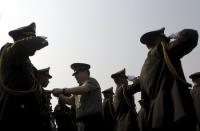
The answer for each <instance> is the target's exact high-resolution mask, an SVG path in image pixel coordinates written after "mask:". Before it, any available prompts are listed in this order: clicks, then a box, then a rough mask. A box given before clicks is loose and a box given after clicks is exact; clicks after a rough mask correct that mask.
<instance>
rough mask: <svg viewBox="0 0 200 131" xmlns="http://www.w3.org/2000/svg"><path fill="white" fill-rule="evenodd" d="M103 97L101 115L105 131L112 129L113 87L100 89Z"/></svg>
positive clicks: (111, 130) (112, 130)
mask: <svg viewBox="0 0 200 131" xmlns="http://www.w3.org/2000/svg"><path fill="white" fill-rule="evenodd" d="M102 94H103V96H104V99H103V116H104V124H105V130H106V131H114V108H113V95H114V93H113V87H110V88H108V89H106V90H104V91H102Z"/></svg>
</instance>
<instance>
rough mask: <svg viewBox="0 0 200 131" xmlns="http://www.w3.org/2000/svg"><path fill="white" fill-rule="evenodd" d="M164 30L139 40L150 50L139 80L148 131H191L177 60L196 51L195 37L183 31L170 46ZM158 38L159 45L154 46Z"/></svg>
mask: <svg viewBox="0 0 200 131" xmlns="http://www.w3.org/2000/svg"><path fill="white" fill-rule="evenodd" d="M164 30H165V28H162V29H160V30H156V31H152V32H148V33H145V34H144V35H142V37H141V38H140V41H141V42H142V43H143V44H145V45H146V46H147V47H148V48H149V49H150V51H149V53H148V56H147V58H146V60H145V62H144V64H143V67H142V70H141V74H140V79H139V80H140V87H141V91H142V97H143V98H142V99H144V103H145V108H146V109H145V111H146V113H147V114H146V116H147V117H146V120H147V121H148V127H147V129H148V130H160V131H165V130H167V131H169V130H188V131H189V130H190V131H192V130H193V129H194V123H195V121H196V119H195V114H194V108H193V104H192V98H191V95H190V92H189V88H188V87H189V84H188V83H187V82H186V81H185V76H184V73H183V69H182V66H181V61H180V59H181V58H182V57H183V56H184V55H186V54H188V53H189V52H191V51H192V50H193V48H194V47H196V45H197V41H198V34H197V31H195V30H192V29H184V30H182V31H180V32H178V34H176V35H174V37H173V38H174V40H173V41H171V42H170V38H169V37H166V36H165V34H164ZM158 38H160V40H159V42H158V41H157V42H155V40H158ZM161 38H162V40H161ZM151 46H153V47H151ZM167 56H168V57H167ZM167 58H168V59H167ZM172 67H173V68H172Z"/></svg>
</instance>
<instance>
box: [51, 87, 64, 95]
mask: <svg viewBox="0 0 200 131" xmlns="http://www.w3.org/2000/svg"><path fill="white" fill-rule="evenodd" d="M52 93H53V95H54V96H56V97H58V96H59V95H60V94H62V93H63V89H61V88H55V89H53V90H52Z"/></svg>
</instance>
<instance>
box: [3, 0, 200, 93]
mask: <svg viewBox="0 0 200 131" xmlns="http://www.w3.org/2000/svg"><path fill="white" fill-rule="evenodd" d="M199 6H200V1H199V0H0V46H3V44H5V43H6V42H13V41H12V39H11V38H10V37H9V36H8V32H9V31H10V30H13V29H16V28H18V27H21V26H25V25H28V24H30V23H31V22H36V32H37V35H44V36H47V37H48V41H49V46H48V47H45V48H44V49H42V50H40V51H38V52H37V53H36V54H35V56H33V57H31V60H32V63H33V64H34V65H35V66H36V68H38V69H41V68H46V67H48V66H50V67H51V69H50V73H51V75H52V76H53V78H52V79H51V81H50V84H49V87H48V89H52V88H63V87H71V86H75V85H77V83H76V80H75V79H74V77H72V76H71V74H72V73H73V71H72V70H71V69H70V65H71V64H72V63H74V62H84V63H89V64H90V65H91V76H92V77H94V78H96V79H97V80H98V81H99V83H100V85H101V87H102V90H104V89H106V88H109V87H111V86H115V84H114V82H113V80H112V79H111V77H110V75H111V74H112V73H115V72H117V71H119V70H121V69H123V68H126V72H127V75H135V76H138V75H139V74H140V71H141V67H142V64H143V62H144V60H145V58H146V55H147V52H148V50H147V48H146V47H145V46H144V45H142V44H141V43H140V41H139V39H140V37H141V35H142V34H143V33H145V32H147V31H151V30H155V29H160V28H161V27H165V28H166V30H165V33H166V34H167V35H170V34H171V33H174V32H177V31H180V30H181V29H183V28H193V29H196V30H198V32H199V31H200V15H199V12H200V8H199ZM199 54H200V48H199V45H198V46H197V47H196V48H195V49H194V50H193V51H192V52H191V53H190V54H188V55H187V56H185V57H184V58H183V59H182V63H183V68H184V72H185V76H186V78H187V80H188V81H189V82H191V80H190V79H188V76H189V75H190V74H191V73H194V72H197V71H200V70H199V65H200V62H199Z"/></svg>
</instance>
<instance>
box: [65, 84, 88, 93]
mask: <svg viewBox="0 0 200 131" xmlns="http://www.w3.org/2000/svg"><path fill="white" fill-rule="evenodd" d="M88 92H89V88H88V87H87V86H77V87H71V88H64V89H63V93H64V94H75V95H79V94H85V93H88Z"/></svg>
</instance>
